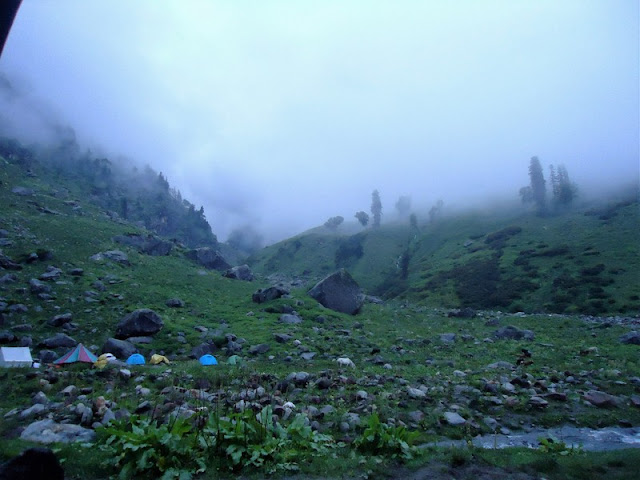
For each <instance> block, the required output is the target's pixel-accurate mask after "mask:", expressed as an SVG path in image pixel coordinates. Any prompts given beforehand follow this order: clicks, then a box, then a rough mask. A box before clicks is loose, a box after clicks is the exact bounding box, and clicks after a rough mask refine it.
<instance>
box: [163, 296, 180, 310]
mask: <svg viewBox="0 0 640 480" xmlns="http://www.w3.org/2000/svg"><path fill="white" fill-rule="evenodd" d="M165 305H166V306H167V307H169V308H182V307H184V302H183V301H182V300H180V299H179V298H170V299H169V300H167V301H166V302H165Z"/></svg>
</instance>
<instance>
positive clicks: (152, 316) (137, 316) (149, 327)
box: [115, 308, 164, 339]
mask: <svg viewBox="0 0 640 480" xmlns="http://www.w3.org/2000/svg"><path fill="white" fill-rule="evenodd" d="M163 326H164V322H163V321H162V319H161V318H160V315H158V314H157V313H156V312H154V311H153V310H151V309H150V308H141V309H139V310H135V311H133V312H131V313H130V314H129V315H127V316H125V317H124V318H123V319H122V320H120V322H118V325H117V326H116V335H115V336H116V338H118V339H126V338H129V337H137V336H150V335H154V334H156V333H158V332H159V331H160V330H161V329H162V327H163Z"/></svg>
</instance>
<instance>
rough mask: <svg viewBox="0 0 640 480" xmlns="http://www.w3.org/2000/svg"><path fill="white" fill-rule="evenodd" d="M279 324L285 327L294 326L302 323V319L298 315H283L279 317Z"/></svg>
mask: <svg viewBox="0 0 640 480" xmlns="http://www.w3.org/2000/svg"><path fill="white" fill-rule="evenodd" d="M280 322H281V323H285V324H287V325H295V324H297V323H302V319H301V318H300V317H299V316H298V315H292V314H289V313H285V314H284V315H280Z"/></svg>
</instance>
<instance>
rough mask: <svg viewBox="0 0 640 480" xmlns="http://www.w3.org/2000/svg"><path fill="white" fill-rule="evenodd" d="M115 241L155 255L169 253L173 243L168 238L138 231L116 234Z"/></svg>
mask: <svg viewBox="0 0 640 480" xmlns="http://www.w3.org/2000/svg"><path fill="white" fill-rule="evenodd" d="M113 241H114V242H116V243H119V244H121V245H127V246H130V247H133V248H135V249H137V250H138V251H139V252H140V253H146V254H147V255H151V256H154V257H159V256H164V255H169V253H171V249H172V248H173V244H172V243H171V242H168V241H167V240H162V239H161V238H158V237H154V236H153V235H147V236H144V235H140V234H137V233H127V234H126V235H116V236H115V237H113Z"/></svg>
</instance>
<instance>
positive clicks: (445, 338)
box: [440, 333, 456, 345]
mask: <svg viewBox="0 0 640 480" xmlns="http://www.w3.org/2000/svg"><path fill="white" fill-rule="evenodd" d="M440 341H441V342H442V343H446V344H449V345H451V344H454V343H455V342H456V334H455V333H443V334H441V335H440Z"/></svg>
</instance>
